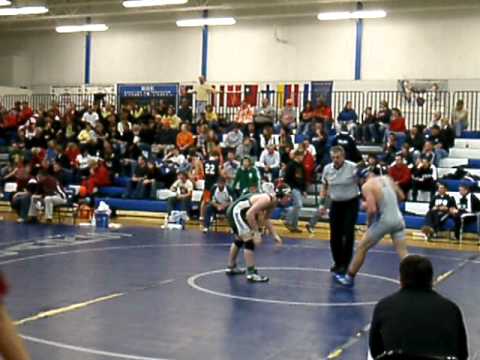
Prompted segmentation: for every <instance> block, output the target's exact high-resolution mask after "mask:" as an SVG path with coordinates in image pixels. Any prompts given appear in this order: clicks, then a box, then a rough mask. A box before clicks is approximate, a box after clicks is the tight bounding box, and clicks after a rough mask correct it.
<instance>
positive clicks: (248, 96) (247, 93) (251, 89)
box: [243, 85, 258, 107]
mask: <svg viewBox="0 0 480 360" xmlns="http://www.w3.org/2000/svg"><path fill="white" fill-rule="evenodd" d="M243 94H244V100H245V101H246V102H247V103H249V104H250V106H254V107H256V106H257V95H258V85H245V90H244V93H243Z"/></svg>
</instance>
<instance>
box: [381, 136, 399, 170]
mask: <svg viewBox="0 0 480 360" xmlns="http://www.w3.org/2000/svg"><path fill="white" fill-rule="evenodd" d="M398 150H399V149H398V141H397V135H395V133H393V132H392V133H389V134H388V136H387V143H386V144H385V146H384V147H383V154H382V160H383V162H384V163H386V164H391V163H392V162H394V161H395V155H396V154H397V152H398Z"/></svg>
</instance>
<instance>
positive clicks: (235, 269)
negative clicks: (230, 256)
mask: <svg viewBox="0 0 480 360" xmlns="http://www.w3.org/2000/svg"><path fill="white" fill-rule="evenodd" d="M245 273H246V270H245V269H242V268H238V267H236V266H234V267H228V268H227V269H225V275H228V276H235V275H244V274H245Z"/></svg>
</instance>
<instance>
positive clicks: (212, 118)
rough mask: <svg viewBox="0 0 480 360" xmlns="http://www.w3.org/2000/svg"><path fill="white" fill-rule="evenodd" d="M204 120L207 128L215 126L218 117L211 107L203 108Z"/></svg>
mask: <svg viewBox="0 0 480 360" xmlns="http://www.w3.org/2000/svg"><path fill="white" fill-rule="evenodd" d="M205 120H206V121H207V123H208V124H209V126H216V125H217V123H218V116H217V113H216V112H215V109H214V108H213V106H212V105H210V104H209V105H207V107H206V108H205Z"/></svg>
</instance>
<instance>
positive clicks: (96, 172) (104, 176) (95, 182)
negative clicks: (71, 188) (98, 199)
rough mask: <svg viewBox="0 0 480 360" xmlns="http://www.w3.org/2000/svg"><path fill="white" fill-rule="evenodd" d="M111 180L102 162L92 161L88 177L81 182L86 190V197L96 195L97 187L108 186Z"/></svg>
mask: <svg viewBox="0 0 480 360" xmlns="http://www.w3.org/2000/svg"><path fill="white" fill-rule="evenodd" d="M111 184H112V178H111V175H110V171H109V170H108V168H107V166H106V165H105V162H104V161H103V160H99V161H93V162H92V163H91V164H90V177H89V178H88V179H86V180H85V181H84V182H83V185H84V186H85V188H86V189H87V195H88V196H92V195H94V194H95V193H97V191H98V188H99V187H104V186H110V185H111Z"/></svg>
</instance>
